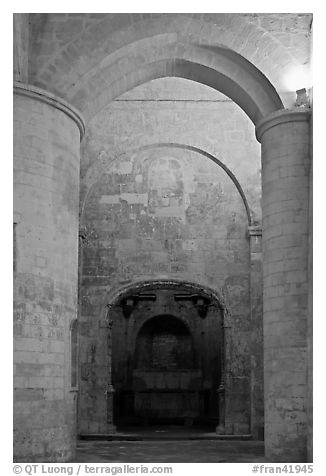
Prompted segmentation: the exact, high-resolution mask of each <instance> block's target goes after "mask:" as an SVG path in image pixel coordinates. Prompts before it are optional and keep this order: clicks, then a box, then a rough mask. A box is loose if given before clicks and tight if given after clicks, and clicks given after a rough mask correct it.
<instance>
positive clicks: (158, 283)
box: [103, 278, 228, 434]
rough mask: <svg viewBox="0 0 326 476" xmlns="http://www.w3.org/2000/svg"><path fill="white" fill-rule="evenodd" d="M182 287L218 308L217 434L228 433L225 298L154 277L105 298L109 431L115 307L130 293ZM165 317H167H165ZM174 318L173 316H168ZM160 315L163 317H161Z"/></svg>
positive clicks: (183, 282)
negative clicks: (218, 373) (218, 372)
mask: <svg viewBox="0 0 326 476" xmlns="http://www.w3.org/2000/svg"><path fill="white" fill-rule="evenodd" d="M180 287H182V289H183V290H185V291H188V292H189V293H191V294H193V293H196V294H200V295H201V296H203V297H206V298H208V299H209V300H211V301H213V303H214V304H213V305H214V306H215V307H216V308H217V309H219V310H220V311H221V312H220V316H221V318H220V319H219V320H218V322H217V326H218V327H219V328H220V332H221V347H220V372H221V375H220V382H219V385H218V388H217V389H216V391H217V394H218V407H219V425H218V427H217V428H216V431H217V433H221V434H224V432H225V383H226V363H227V362H226V358H225V349H226V346H227V344H226V342H225V337H226V336H225V333H224V327H225V325H226V319H227V316H228V310H227V307H226V304H225V301H224V299H223V297H222V294H221V293H220V292H219V291H217V290H214V289H213V288H210V287H209V286H207V285H202V284H200V283H196V282H192V281H187V280H183V279H178V278H171V279H169V278H154V279H146V280H137V281H134V282H132V283H126V284H125V285H123V286H122V287H119V288H118V289H114V290H112V291H109V292H108V293H107V294H106V296H105V305H104V306H103V314H104V315H103V318H104V321H106V326H105V327H106V328H107V349H108V354H107V358H108V360H107V364H108V380H107V385H106V391H105V393H106V400H107V426H108V431H109V432H114V431H115V425H114V416H113V415H114V410H113V400H114V393H115V389H114V385H113V383H112V329H113V326H114V320H113V319H112V310H113V308H115V307H116V306H117V305H118V304H119V302H121V301H122V300H123V299H124V298H126V297H127V296H128V295H130V294H134V293H137V292H138V293H139V292H144V291H146V290H151V291H153V290H154V289H160V290H162V289H173V288H174V289H178V288H180ZM162 315H164V314H162ZM169 315H171V316H172V317H173V318H175V319H178V318H176V317H175V316H173V314H169ZM159 316H161V314H160V315H159ZM159 316H158V315H157V314H155V315H154V316H151V317H149V319H147V320H146V321H145V322H144V323H143V325H142V326H141V327H140V328H139V329H138V333H137V335H139V331H140V330H141V329H142V328H143V327H144V326H146V324H147V323H149V322H150V321H152V319H155V318H157V317H159ZM181 323H182V325H183V326H185V327H186V328H187V330H189V329H188V326H187V325H186V324H185V322H184V321H183V320H181Z"/></svg>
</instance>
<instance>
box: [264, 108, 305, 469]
mask: <svg viewBox="0 0 326 476" xmlns="http://www.w3.org/2000/svg"><path fill="white" fill-rule="evenodd" d="M309 118H310V114H309V112H308V111H306V110H299V109H298V110H293V111H279V112H277V113H274V114H272V115H271V116H269V117H268V118H266V119H265V120H264V121H262V123H260V124H259V125H258V126H257V137H258V140H259V141H260V142H261V144H262V212H263V308H264V310H263V313H264V394H265V452H266V457H267V458H268V459H270V460H272V461H280V462H286V461H288V462H304V461H306V432H307V427H306V395H307V356H306V353H307V340H306V339H307V297H308V294H307V291H308V275H307V257H308V204H309V167H310V154H309V142H310V137H309Z"/></svg>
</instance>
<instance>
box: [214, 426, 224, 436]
mask: <svg viewBox="0 0 326 476" xmlns="http://www.w3.org/2000/svg"><path fill="white" fill-rule="evenodd" d="M215 433H216V434H217V435H225V426H224V425H217V427H216V429H215Z"/></svg>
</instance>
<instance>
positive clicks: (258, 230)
mask: <svg viewBox="0 0 326 476" xmlns="http://www.w3.org/2000/svg"><path fill="white" fill-rule="evenodd" d="M262 233H263V230H262V227H261V225H250V226H248V234H249V236H262Z"/></svg>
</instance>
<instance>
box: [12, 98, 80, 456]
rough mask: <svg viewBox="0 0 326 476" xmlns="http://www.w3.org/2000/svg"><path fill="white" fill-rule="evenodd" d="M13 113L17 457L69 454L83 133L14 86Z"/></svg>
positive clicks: (73, 410) (72, 422)
mask: <svg viewBox="0 0 326 476" xmlns="http://www.w3.org/2000/svg"><path fill="white" fill-rule="evenodd" d="M52 102H54V101H52ZM14 120H15V135H14V191H15V195H14V196H15V198H14V228H15V243H14V246H15V267H14V331H13V334H14V458H15V460H16V461H26V462H32V461H67V460H68V459H70V458H71V457H72V455H73V453H74V449H75V438H76V401H75V399H76V394H75V393H73V392H70V390H71V388H70V366H69V362H70V342H69V335H70V324H71V322H72V321H73V320H74V319H76V317H77V269H78V267H77V260H78V248H77V239H78V237H77V234H78V192H79V187H78V177H79V147H80V135H79V131H78V128H77V126H76V124H75V123H74V122H73V121H72V120H71V118H70V117H68V116H67V115H66V114H65V113H64V112H62V111H60V110H58V109H57V108H55V107H53V106H52V105H49V104H46V103H44V102H42V101H40V100H39V99H38V98H36V99H34V98H31V97H26V96H22V95H18V94H15V96H14Z"/></svg>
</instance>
